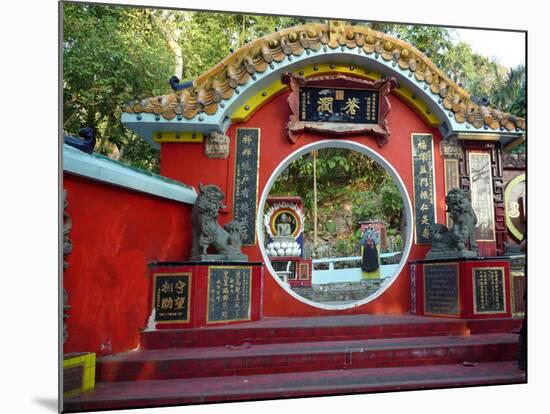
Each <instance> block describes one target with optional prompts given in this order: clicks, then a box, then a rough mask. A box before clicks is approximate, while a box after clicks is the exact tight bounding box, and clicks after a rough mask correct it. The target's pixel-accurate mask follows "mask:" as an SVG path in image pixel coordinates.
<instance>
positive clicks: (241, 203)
mask: <svg viewBox="0 0 550 414" xmlns="http://www.w3.org/2000/svg"><path fill="white" fill-rule="evenodd" d="M236 141H237V142H236V153H235V195H234V197H233V219H234V220H236V221H240V222H242V223H243V226H244V227H243V231H244V233H245V239H244V240H243V244H248V245H253V244H256V198H257V189H258V161H259V149H260V130H259V129H257V128H237V138H236Z"/></svg>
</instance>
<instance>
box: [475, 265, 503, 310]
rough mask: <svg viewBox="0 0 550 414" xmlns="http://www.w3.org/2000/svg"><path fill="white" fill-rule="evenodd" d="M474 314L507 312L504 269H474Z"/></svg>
mask: <svg viewBox="0 0 550 414" xmlns="http://www.w3.org/2000/svg"><path fill="white" fill-rule="evenodd" d="M472 277H473V289H474V313H504V312H506V295H505V290H504V268H503V267H478V268H473V269H472Z"/></svg>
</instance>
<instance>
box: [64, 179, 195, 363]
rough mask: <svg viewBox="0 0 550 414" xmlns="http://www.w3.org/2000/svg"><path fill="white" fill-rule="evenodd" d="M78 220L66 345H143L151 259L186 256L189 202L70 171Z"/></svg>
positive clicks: (67, 278) (99, 349)
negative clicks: (133, 189) (85, 177)
mask: <svg viewBox="0 0 550 414" xmlns="http://www.w3.org/2000/svg"><path fill="white" fill-rule="evenodd" d="M63 188H64V189H66V190H67V191H68V195H67V199H68V207H67V209H66V212H67V213H68V214H69V216H70V218H71V221H72V229H71V231H70V233H69V237H70V239H71V240H72V242H73V250H72V252H71V253H70V255H68V256H67V262H68V263H69V267H68V269H67V270H65V273H64V287H65V289H66V290H67V292H68V295H69V305H70V306H71V309H70V310H69V312H68V314H69V319H68V332H69V338H68V340H67V342H66V343H65V346H64V351H65V352H85V351H86V352H96V353H98V354H99V355H105V354H113V353H117V352H123V351H127V350H130V349H134V348H136V347H137V346H138V345H139V340H140V333H141V329H143V328H144V327H145V326H146V325H147V319H148V317H149V313H150V308H149V292H150V288H149V284H150V283H149V279H148V271H147V263H148V262H149V261H156V260H159V261H160V260H162V261H170V260H174V261H175V260H182V259H183V258H184V257H186V255H187V254H188V252H189V250H190V248H191V208H192V206H191V205H189V204H183V203H181V202H176V201H171V200H167V199H163V198H159V197H156V196H152V195H149V194H144V193H139V192H136V191H131V190H125V189H122V188H119V187H114V186H112V185H109V184H105V183H100V182H95V181H91V180H88V179H83V178H78V177H75V176H73V175H71V174H67V173H65V174H64V177H63Z"/></svg>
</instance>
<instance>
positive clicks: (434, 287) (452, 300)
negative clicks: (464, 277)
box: [424, 263, 460, 316]
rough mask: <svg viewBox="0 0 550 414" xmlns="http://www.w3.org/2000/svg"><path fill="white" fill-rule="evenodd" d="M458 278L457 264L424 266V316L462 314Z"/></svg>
mask: <svg viewBox="0 0 550 414" xmlns="http://www.w3.org/2000/svg"><path fill="white" fill-rule="evenodd" d="M458 277H459V274H458V265H457V264H456V263H438V264H425V265H424V314H426V315H441V316H453V315H456V316H458V315H459V314H460V304H459V282H458Z"/></svg>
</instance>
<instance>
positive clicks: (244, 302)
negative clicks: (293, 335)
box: [207, 266, 252, 323]
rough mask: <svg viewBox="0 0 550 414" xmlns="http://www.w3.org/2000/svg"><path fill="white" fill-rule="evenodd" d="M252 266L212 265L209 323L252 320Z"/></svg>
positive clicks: (210, 272)
mask: <svg viewBox="0 0 550 414" xmlns="http://www.w3.org/2000/svg"><path fill="white" fill-rule="evenodd" d="M251 281H252V268H251V267H247V266H210V267H209V269H208V302H207V304H208V305H207V306H208V310H207V323H215V322H234V321H248V320H250V294H251V286H250V285H251Z"/></svg>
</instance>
